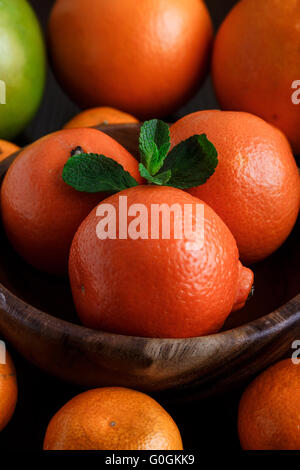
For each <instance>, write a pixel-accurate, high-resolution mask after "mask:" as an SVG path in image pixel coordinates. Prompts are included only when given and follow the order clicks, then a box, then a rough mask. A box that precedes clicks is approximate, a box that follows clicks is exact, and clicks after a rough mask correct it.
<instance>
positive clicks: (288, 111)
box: [212, 0, 300, 154]
mask: <svg viewBox="0 0 300 470" xmlns="http://www.w3.org/2000/svg"><path fill="white" fill-rule="evenodd" d="M299 24H300V0H289V1H280V0H264V1H261V0H242V1H240V2H238V3H237V4H236V5H235V7H234V8H233V10H232V11H231V12H230V13H229V15H228V16H227V17H226V19H225V20H224V22H223V24H222V26H221V27H220V30H219V32H218V34H217V38H216V41H215V46H214V53H213V61H212V74H213V81H214V86H215V90H216V94H217V97H218V99H219V102H220V105H221V107H222V108H223V109H225V110H231V111H247V112H250V113H253V114H256V115H258V116H260V117H262V118H263V119H265V120H266V121H268V122H270V123H272V124H274V125H275V126H276V127H279V128H280V129H281V130H282V131H283V132H284V133H285V134H286V135H287V137H288V138H289V140H290V142H291V144H292V145H293V149H294V152H295V153H298V154H300V134H299V127H300V105H297V104H296V103H295V102H293V100H292V95H293V93H294V92H295V90H294V89H293V88H292V85H293V83H294V82H295V81H296V80H299V77H300V61H299V48H300V27H299Z"/></svg>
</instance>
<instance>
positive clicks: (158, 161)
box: [139, 119, 171, 176]
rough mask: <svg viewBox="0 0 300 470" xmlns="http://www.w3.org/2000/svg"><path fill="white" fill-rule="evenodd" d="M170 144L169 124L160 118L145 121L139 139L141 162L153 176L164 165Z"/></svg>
mask: <svg viewBox="0 0 300 470" xmlns="http://www.w3.org/2000/svg"><path fill="white" fill-rule="evenodd" d="M170 146H171V140H170V129H169V126H168V124H166V123H165V122H163V121H160V120H158V119H153V120H152V121H146V122H144V124H143V125H142V127H141V133H140V139H139V147H140V155H141V163H142V164H143V165H144V167H145V168H146V169H147V170H148V172H149V173H150V175H151V176H154V175H156V173H158V171H159V170H160V169H161V167H162V166H163V163H164V160H165V158H166V156H167V154H168V152H169V150H170Z"/></svg>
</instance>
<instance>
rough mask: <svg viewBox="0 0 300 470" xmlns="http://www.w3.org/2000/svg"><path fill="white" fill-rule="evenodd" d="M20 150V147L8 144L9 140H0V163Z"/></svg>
mask: <svg viewBox="0 0 300 470" xmlns="http://www.w3.org/2000/svg"><path fill="white" fill-rule="evenodd" d="M18 150H20V147H18V146H17V145H15V144H13V143H12V142H8V141H7V140H1V139H0V162H1V160H4V159H5V158H6V157H8V156H9V155H11V154H12V153H15V152H17V151H18Z"/></svg>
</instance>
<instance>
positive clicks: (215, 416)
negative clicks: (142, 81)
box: [0, 0, 242, 455]
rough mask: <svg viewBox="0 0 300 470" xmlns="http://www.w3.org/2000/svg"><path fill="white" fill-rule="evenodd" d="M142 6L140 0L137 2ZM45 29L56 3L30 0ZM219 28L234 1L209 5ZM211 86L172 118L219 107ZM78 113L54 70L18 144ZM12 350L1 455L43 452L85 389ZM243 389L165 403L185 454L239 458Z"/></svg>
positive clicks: (210, 1)
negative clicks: (58, 418)
mask: <svg viewBox="0 0 300 470" xmlns="http://www.w3.org/2000/svg"><path fill="white" fill-rule="evenodd" d="M137 1H138V0H137ZM30 3H31V4H32V5H33V7H34V9H35V11H36V12H37V14H38V16H39V18H40V20H41V23H42V25H43V27H44V28H45V26H46V24H47V18H48V15H49V11H50V9H51V6H52V4H53V3H54V2H53V1H52V0H30ZM206 3H207V5H208V7H209V9H210V11H211V14H212V17H213V20H214V23H215V26H216V27H217V26H218V25H219V23H220V21H222V18H224V16H225V15H226V13H227V12H228V11H229V9H230V8H231V7H232V5H233V4H234V3H236V1H235V0H222V1H220V0H207V1H206ZM216 107H217V103H216V100H215V97H214V94H213V91H212V86H211V81H210V79H207V81H206V82H205V84H204V86H203V87H202V88H201V90H200V91H199V92H198V94H197V95H196V96H195V97H194V99H193V100H191V101H190V102H189V103H188V104H187V105H186V106H185V107H184V108H182V109H181V110H179V111H178V113H177V114H176V115H175V116H172V118H173V119H175V118H177V117H179V116H182V115H184V114H187V113H188V112H192V111H194V110H199V109H205V108H206V109H209V108H216ZM77 111H78V108H77V106H76V105H74V103H72V102H71V101H70V100H69V99H68V97H67V96H66V95H65V94H64V92H63V91H62V90H61V88H60V87H59V85H58V84H57V82H56V80H55V78H54V76H53V74H52V72H51V70H50V68H49V70H48V78H47V85H46V91H45V96H44V99H43V102H42V105H41V107H40V110H39V112H38V113H37V115H36V117H35V119H34V120H33V122H32V123H31V124H30V125H29V126H28V128H27V129H26V130H25V132H24V133H23V135H22V136H20V138H19V139H18V142H19V143H21V144H24V143H28V142H31V141H33V140H35V139H37V138H39V137H40V136H42V135H44V134H47V133H49V132H51V131H54V130H57V129H60V128H61V127H62V125H63V124H64V123H65V122H66V121H67V120H68V119H69V118H70V117H71V116H73V115H74V114H75V113H76V112H77ZM8 349H9V351H10V352H11V355H12V356H13V359H14V361H15V365H16V369H17V376H18V384H19V400H18V404H17V408H16V412H15V414H14V417H13V419H12V420H11V422H10V423H9V425H8V426H7V428H6V429H5V430H4V431H3V432H2V433H1V436H0V451H1V450H4V449H8V450H41V449H42V444H43V437H44V434H45V431H46V428H47V424H48V422H49V420H50V419H51V417H52V416H53V415H54V413H55V412H56V411H57V410H58V409H59V408H60V407H61V406H63V405H64V404H65V403H66V402H67V401H68V400H69V399H71V398H72V397H73V396H74V395H76V394H77V393H79V392H81V391H82V389H80V388H78V387H73V386H71V385H67V384H64V383H62V382H60V381H58V380H56V379H54V378H51V377H49V376H47V375H46V374H44V373H42V372H40V371H39V370H37V369H36V368H34V367H33V366H31V365H30V364H29V363H27V362H26V361H25V360H24V359H22V358H21V357H20V356H19V355H18V354H17V353H16V352H15V351H13V350H12V348H9V345H8ZM241 393H242V390H235V391H233V392H231V393H230V394H227V395H225V396H224V395H223V396H219V397H215V398H210V399H207V400H202V401H201V402H194V403H191V404H184V405H170V404H168V403H165V402H162V401H160V399H159V397H156V398H158V401H160V402H161V404H162V405H163V406H165V408H166V409H167V410H168V411H169V412H170V414H171V415H172V417H173V418H174V419H175V421H176V423H177V424H178V427H179V429H180V431H181V434H182V437H183V443H184V448H185V449H189V450H190V449H194V450H197V451H199V452H201V453H202V452H210V451H211V452H213V453H214V454H216V451H217V453H220V455H221V454H222V453H228V452H230V453H236V452H239V450H240V446H239V441H238V435H237V430H236V421H237V408H238V402H239V398H240V396H241Z"/></svg>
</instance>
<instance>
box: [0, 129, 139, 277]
mask: <svg viewBox="0 0 300 470" xmlns="http://www.w3.org/2000/svg"><path fill="white" fill-rule="evenodd" d="M77 147H80V148H81V149H82V150H83V151H84V152H86V153H99V154H104V155H105V156H107V157H110V158H113V159H114V160H116V161H117V162H118V163H120V164H121V165H123V167H124V168H125V169H126V170H127V171H129V173H131V175H132V176H133V177H134V178H136V179H137V181H141V177H140V175H139V171H138V164H137V161H136V160H135V159H134V157H133V156H132V155H131V154H130V153H128V152H127V150H125V149H124V148H123V147H122V146H121V145H120V144H118V143H117V142H116V141H115V140H114V139H112V138H111V137H109V136H107V135H106V134H104V133H102V132H100V131H98V130H96V129H89V128H86V129H67V130H63V131H59V132H56V133H54V134H51V135H49V136H46V137H43V138H42V139H40V140H38V141H37V142H35V143H34V144H32V145H30V146H29V147H27V148H26V149H24V150H23V151H22V152H21V153H20V155H19V156H18V157H17V159H16V160H15V161H14V163H13V164H12V165H11V167H10V168H9V170H8V172H7V174H6V176H5V178H4V181H3V184H2V188H1V210H2V219H3V223H4V228H5V230H6V233H7V236H8V238H9V240H10V241H11V243H12V245H13V246H14V248H15V249H16V251H17V252H18V253H19V254H20V255H21V256H22V257H23V258H24V259H25V260H27V261H28V262H29V263H30V264H32V265H33V266H35V267H36V268H38V269H41V270H44V271H47V272H49V273H51V274H64V273H66V272H67V265H68V256H69V249H70V246H71V242H72V239H73V236H74V234H75V232H76V230H77V228H78V227H79V225H80V223H81V222H82V220H83V219H84V218H85V217H86V216H87V215H88V214H89V212H90V211H91V210H92V209H93V208H94V207H95V205H96V204H97V203H98V202H100V201H101V200H102V199H104V198H105V197H106V195H105V194H103V193H97V194H88V193H80V192H78V191H76V190H75V189H73V188H71V187H70V186H68V185H67V184H66V183H65V182H64V181H63V179H62V170H63V167H64V165H65V163H66V162H67V160H68V158H69V157H70V156H71V153H72V151H73V150H76V149H77Z"/></svg>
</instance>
